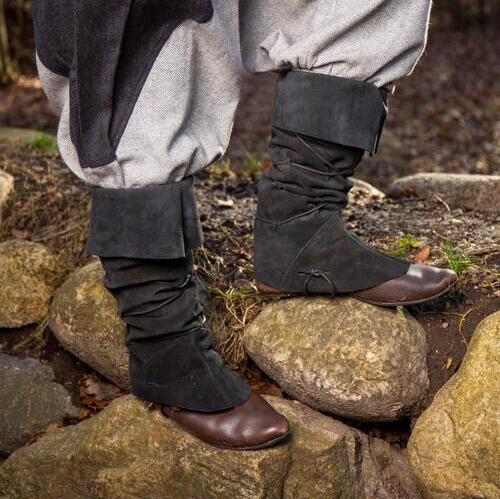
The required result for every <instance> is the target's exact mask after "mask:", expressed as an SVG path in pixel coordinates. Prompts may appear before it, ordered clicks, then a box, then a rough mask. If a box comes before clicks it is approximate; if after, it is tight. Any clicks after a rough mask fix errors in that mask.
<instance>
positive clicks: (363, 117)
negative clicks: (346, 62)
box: [273, 70, 387, 154]
mask: <svg viewBox="0 0 500 499" xmlns="http://www.w3.org/2000/svg"><path fill="white" fill-rule="evenodd" d="M386 117H387V106H386V104H385V102H384V99H383V97H382V94H381V92H380V90H379V89H378V88H377V87H376V86H375V85H373V84H372V83H367V82H364V81H358V80H351V79H348V78H339V77H337V76H329V75H324V74H319V73H311V72H306V71H297V70H292V71H287V72H284V73H281V74H280V76H279V78H278V83H277V87H276V100H275V107H274V115H273V126H274V127H277V128H281V129H283V130H288V131H291V132H296V133H300V134H302V135H307V136H309V137H314V138H316V139H321V140H325V141H327V142H333V143H336V144H341V145H344V146H350V147H357V148H359V149H364V150H365V151H368V152H369V153H370V154H375V152H376V151H377V146H378V142H379V138H380V135H381V133H382V129H383V126H384V122H385V119H386Z"/></svg>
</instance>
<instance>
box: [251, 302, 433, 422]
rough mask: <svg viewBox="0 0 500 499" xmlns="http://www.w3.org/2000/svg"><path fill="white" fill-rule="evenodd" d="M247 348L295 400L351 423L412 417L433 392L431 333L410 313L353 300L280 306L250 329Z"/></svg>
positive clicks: (273, 305) (273, 306) (265, 313)
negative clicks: (429, 356) (429, 351)
mask: <svg viewBox="0 0 500 499" xmlns="http://www.w3.org/2000/svg"><path fill="white" fill-rule="evenodd" d="M243 341H244V344H245V348H246V350H247V352H248V354H249V355H250V357H251V358H252V359H253V360H254V361H255V362H256V363H257V365H258V366H259V367H260V368H261V369H262V370H263V371H264V372H265V373H267V374H268V375H269V376H270V377H271V378H272V379H274V380H275V381H276V382H277V383H278V384H279V385H280V386H281V387H282V388H283V389H284V390H285V391H286V392H287V393H289V394H290V395H292V396H293V397H295V398H297V399H299V400H301V401H302V402H305V403H306V404H308V405H310V406H312V407H315V408H316V409H320V410H322V411H326V412H330V413H333V414H338V415H340V416H344V417H347V418H351V419H357V420H364V421H390V420H395V419H398V418H400V417H403V416H407V415H409V414H412V413H414V412H415V407H416V406H417V404H418V403H419V402H420V401H421V400H422V399H423V397H424V396H425V394H426V392H427V389H428V385H429V380H428V375H427V363H426V337H425V332H424V330H423V329H422V327H421V326H420V325H419V324H418V322H417V321H416V320H415V319H414V318H413V317H411V316H410V315H408V314H407V313H405V311H404V310H403V309H402V308H400V309H391V308H383V307H376V306H373V305H369V304H366V303H362V302H359V301H357V300H354V299H351V298H335V299H328V298H318V297H315V298H292V299H287V300H278V301H275V302H273V303H271V304H270V305H268V306H266V307H265V308H264V310H263V311H262V312H261V314H260V315H259V316H258V317H257V318H256V319H255V320H254V321H253V322H252V323H251V324H250V325H249V326H248V327H247V329H246V331H245V335H244V338H243Z"/></svg>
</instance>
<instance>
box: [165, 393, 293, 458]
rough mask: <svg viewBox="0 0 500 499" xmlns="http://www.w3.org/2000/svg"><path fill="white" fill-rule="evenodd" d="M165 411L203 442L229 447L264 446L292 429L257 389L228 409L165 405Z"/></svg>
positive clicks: (259, 447)
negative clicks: (211, 411) (219, 410)
mask: <svg viewBox="0 0 500 499" xmlns="http://www.w3.org/2000/svg"><path fill="white" fill-rule="evenodd" d="M162 412H163V414H165V416H167V417H169V418H170V419H172V420H174V421H175V422H176V423H177V424H179V425H180V426H182V428H184V429H185V430H186V431H187V432H189V433H191V434H192V435H194V436H196V437H198V438H199V439H201V440H203V441H204V442H207V443H209V444H211V445H215V446H216V447H223V448H226V449H235V450H255V449H263V448H265V447H270V446H272V445H274V444H276V443H278V442H281V441H282V440H284V439H285V438H286V436H287V435H288V434H289V431H290V430H289V427H288V421H287V419H286V418H285V417H284V416H282V415H281V414H279V413H278V412H276V411H275V410H274V409H273V408H272V407H271V405H270V404H268V403H267V402H266V401H265V400H264V399H263V398H262V397H261V396H260V395H257V394H256V393H252V395H250V397H249V398H248V400H246V401H245V402H243V404H240V405H238V406H236V407H233V408H232V409H229V410H227V411H221V412H214V413H205V412H195V411H188V410H184V409H177V408H174V407H169V406H163V407H162Z"/></svg>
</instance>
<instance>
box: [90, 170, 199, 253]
mask: <svg viewBox="0 0 500 499" xmlns="http://www.w3.org/2000/svg"><path fill="white" fill-rule="evenodd" d="M201 243H202V235H201V229H200V223H199V217H198V211H197V208H196V200H195V198H194V193H193V188H192V178H191V177H188V178H186V179H183V180H181V181H180V182H174V183H171V184H163V185H150V186H146V187H141V188H137V189H106V188H102V187H94V188H93V190H92V211H91V215H90V232H89V238H88V243H87V251H88V252H89V253H90V254H93V255H99V256H103V257H126V258H144V259H172V258H182V257H185V256H186V252H188V251H189V250H190V249H193V248H196V247H197V246H200V245H201Z"/></svg>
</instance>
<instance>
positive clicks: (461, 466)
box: [408, 311, 500, 499]
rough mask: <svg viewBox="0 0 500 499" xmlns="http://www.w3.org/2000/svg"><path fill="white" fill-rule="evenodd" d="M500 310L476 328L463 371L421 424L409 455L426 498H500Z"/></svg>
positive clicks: (459, 372) (414, 432)
mask: <svg viewBox="0 0 500 499" xmlns="http://www.w3.org/2000/svg"><path fill="white" fill-rule="evenodd" d="M499 352H500V311H499V312H496V313H495V314H493V315H490V316H489V317H487V318H486V319H484V320H483V321H482V322H481V323H480V324H479V325H478V326H477V328H476V331H475V332H474V336H473V338H472V340H471V342H470V344H469V348H468V349H467V353H466V355H465V357H464V359H463V361H462V365H461V366H460V369H459V370H458V371H457V372H456V373H455V374H454V376H453V377H452V378H451V379H450V380H449V381H448V383H446V384H445V385H444V386H443V387H442V388H441V390H440V391H439V392H438V393H437V394H436V396H435V397H434V401H433V402H432V404H431V405H430V406H429V408H428V409H427V410H426V411H425V412H424V413H423V414H422V415H421V416H420V418H419V419H418V420H417V423H416V425H415V428H414V430H413V433H412V435H411V438H410V441H409V443H408V454H409V458H410V464H411V468H412V471H413V473H414V475H415V477H416V479H417V482H418V485H419V487H420V489H421V490H422V492H423V495H424V497H426V498H429V499H431V498H432V499H468V498H472V497H474V498H485V499H486V498H487V499H493V498H498V497H500V424H499V423H500V383H499V380H500V358H499Z"/></svg>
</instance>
